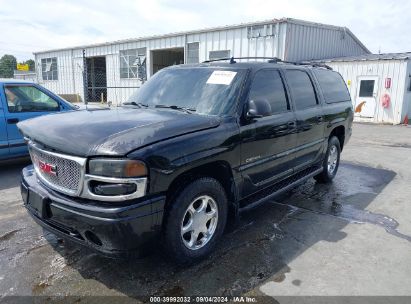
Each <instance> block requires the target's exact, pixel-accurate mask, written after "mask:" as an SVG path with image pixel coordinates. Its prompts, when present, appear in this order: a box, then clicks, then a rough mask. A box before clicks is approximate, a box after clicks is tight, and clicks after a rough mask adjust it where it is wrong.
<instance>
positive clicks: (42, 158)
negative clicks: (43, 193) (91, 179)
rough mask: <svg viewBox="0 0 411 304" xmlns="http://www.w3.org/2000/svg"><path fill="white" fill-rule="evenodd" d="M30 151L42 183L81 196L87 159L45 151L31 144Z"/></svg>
mask: <svg viewBox="0 0 411 304" xmlns="http://www.w3.org/2000/svg"><path fill="white" fill-rule="evenodd" d="M29 151H30V156H31V160H32V162H33V164H34V167H35V169H36V173H37V175H38V178H39V179H40V180H41V181H43V182H44V183H45V184H46V185H48V186H50V187H51V188H53V189H55V190H57V191H60V192H63V193H66V194H69V195H78V194H79V192H80V190H81V183H82V177H83V165H84V163H85V159H82V158H78V157H72V156H68V155H63V154H58V153H54V152H49V151H45V150H42V149H39V148H38V147H36V146H34V145H33V144H29ZM51 168H52V169H51Z"/></svg>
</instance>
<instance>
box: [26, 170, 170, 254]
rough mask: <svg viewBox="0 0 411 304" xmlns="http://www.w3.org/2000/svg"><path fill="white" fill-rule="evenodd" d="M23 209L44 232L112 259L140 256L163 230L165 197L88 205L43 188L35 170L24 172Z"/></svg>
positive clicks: (89, 203) (84, 201) (77, 199)
mask: <svg viewBox="0 0 411 304" xmlns="http://www.w3.org/2000/svg"><path fill="white" fill-rule="evenodd" d="M21 194H22V197H23V201H24V206H25V207H26V208H27V210H28V212H29V214H30V215H31V216H32V217H33V219H34V220H35V221H36V222H37V223H38V224H39V225H41V226H42V227H44V228H45V229H47V230H49V231H51V232H53V233H54V234H56V235H58V236H61V237H63V238H66V239H70V240H72V241H74V242H76V243H79V244H82V245H85V246H87V247H90V248H92V249H95V250H97V251H99V252H101V253H103V254H104V255H106V256H110V257H127V256H129V255H131V254H135V253H136V252H137V253H141V252H142V251H145V250H146V249H148V248H149V247H150V245H153V244H155V243H156V242H155V241H156V240H157V239H158V235H159V233H160V230H161V223H162V219H163V210H164V204H165V197H164V196H157V197H153V198H150V199H144V198H142V199H136V200H134V201H131V202H130V201H128V202H121V205H118V204H120V203H117V204H116V203H105V202H97V201H86V200H84V199H80V198H73V197H68V196H65V195H62V194H59V193H57V192H55V191H53V190H51V189H49V188H46V187H45V186H43V184H42V183H40V182H39V181H38V179H37V177H36V174H35V171H34V168H33V166H28V167H26V168H24V169H23V172H22V181H21Z"/></svg>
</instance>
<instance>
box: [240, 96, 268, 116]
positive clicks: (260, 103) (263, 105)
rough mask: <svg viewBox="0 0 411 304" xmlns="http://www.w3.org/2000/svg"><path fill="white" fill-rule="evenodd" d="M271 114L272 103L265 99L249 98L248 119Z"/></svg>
mask: <svg viewBox="0 0 411 304" xmlns="http://www.w3.org/2000/svg"><path fill="white" fill-rule="evenodd" d="M269 115H271V105H270V103H269V102H268V101H267V100H265V99H260V100H249V101H248V103H247V112H246V115H245V116H246V118H247V119H254V118H261V117H264V116H269Z"/></svg>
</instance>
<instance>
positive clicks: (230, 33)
mask: <svg viewBox="0 0 411 304" xmlns="http://www.w3.org/2000/svg"><path fill="white" fill-rule="evenodd" d="M368 53H369V51H368V49H367V48H366V47H365V46H364V45H363V44H362V43H361V42H360V41H359V40H358V39H357V38H356V37H355V36H354V34H353V33H352V32H351V31H350V30H349V29H347V28H345V27H337V26H332V25H324V24H318V23H313V22H307V21H301V20H295V19H288V18H286V19H274V20H267V21H261V22H254V23H248V24H240V25H234V26H224V27H217V28H210V29H203V30H195V31H188V32H182V33H172V34H167V35H161V36H152V37H144V38H137V39H128V40H121V41H114V42H108V43H100V44H94V45H86V46H78V47H73V48H65V49H58V50H50V51H44V52H37V53H35V62H36V70H37V71H38V82H39V83H40V84H42V85H43V86H45V87H47V88H49V89H50V90H52V91H54V92H56V93H57V94H80V96H81V97H82V98H83V99H84V96H85V94H84V93H86V94H87V95H86V96H87V99H88V100H99V99H100V97H102V98H103V99H104V100H108V101H112V102H114V103H121V102H122V101H125V100H126V99H127V98H128V96H129V95H130V94H131V93H132V92H133V91H134V90H135V89H136V87H139V86H140V85H141V81H140V80H139V78H150V76H151V75H153V74H154V73H155V72H157V71H158V70H159V69H161V68H163V67H166V66H169V65H173V64H180V63H198V62H202V61H204V60H208V59H215V58H222V57H231V56H234V57H250V56H264V57H278V58H280V59H282V60H289V61H300V60H312V59H323V58H332V57H339V56H353V55H361V54H368ZM83 54H84V58H83ZM84 68H86V71H87V73H84V74H85V76H84V75H83V71H85V69H84Z"/></svg>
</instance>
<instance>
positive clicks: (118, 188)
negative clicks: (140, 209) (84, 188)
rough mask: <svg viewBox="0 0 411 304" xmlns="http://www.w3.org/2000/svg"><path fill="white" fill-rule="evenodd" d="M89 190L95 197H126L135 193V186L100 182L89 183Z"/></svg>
mask: <svg viewBox="0 0 411 304" xmlns="http://www.w3.org/2000/svg"><path fill="white" fill-rule="evenodd" d="M90 190H91V191H92V192H93V193H94V194H97V195H103V196H115V195H128V194H132V193H134V192H136V191H137V185H136V184H128V183H127V184H110V183H102V182H91V183H90Z"/></svg>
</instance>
